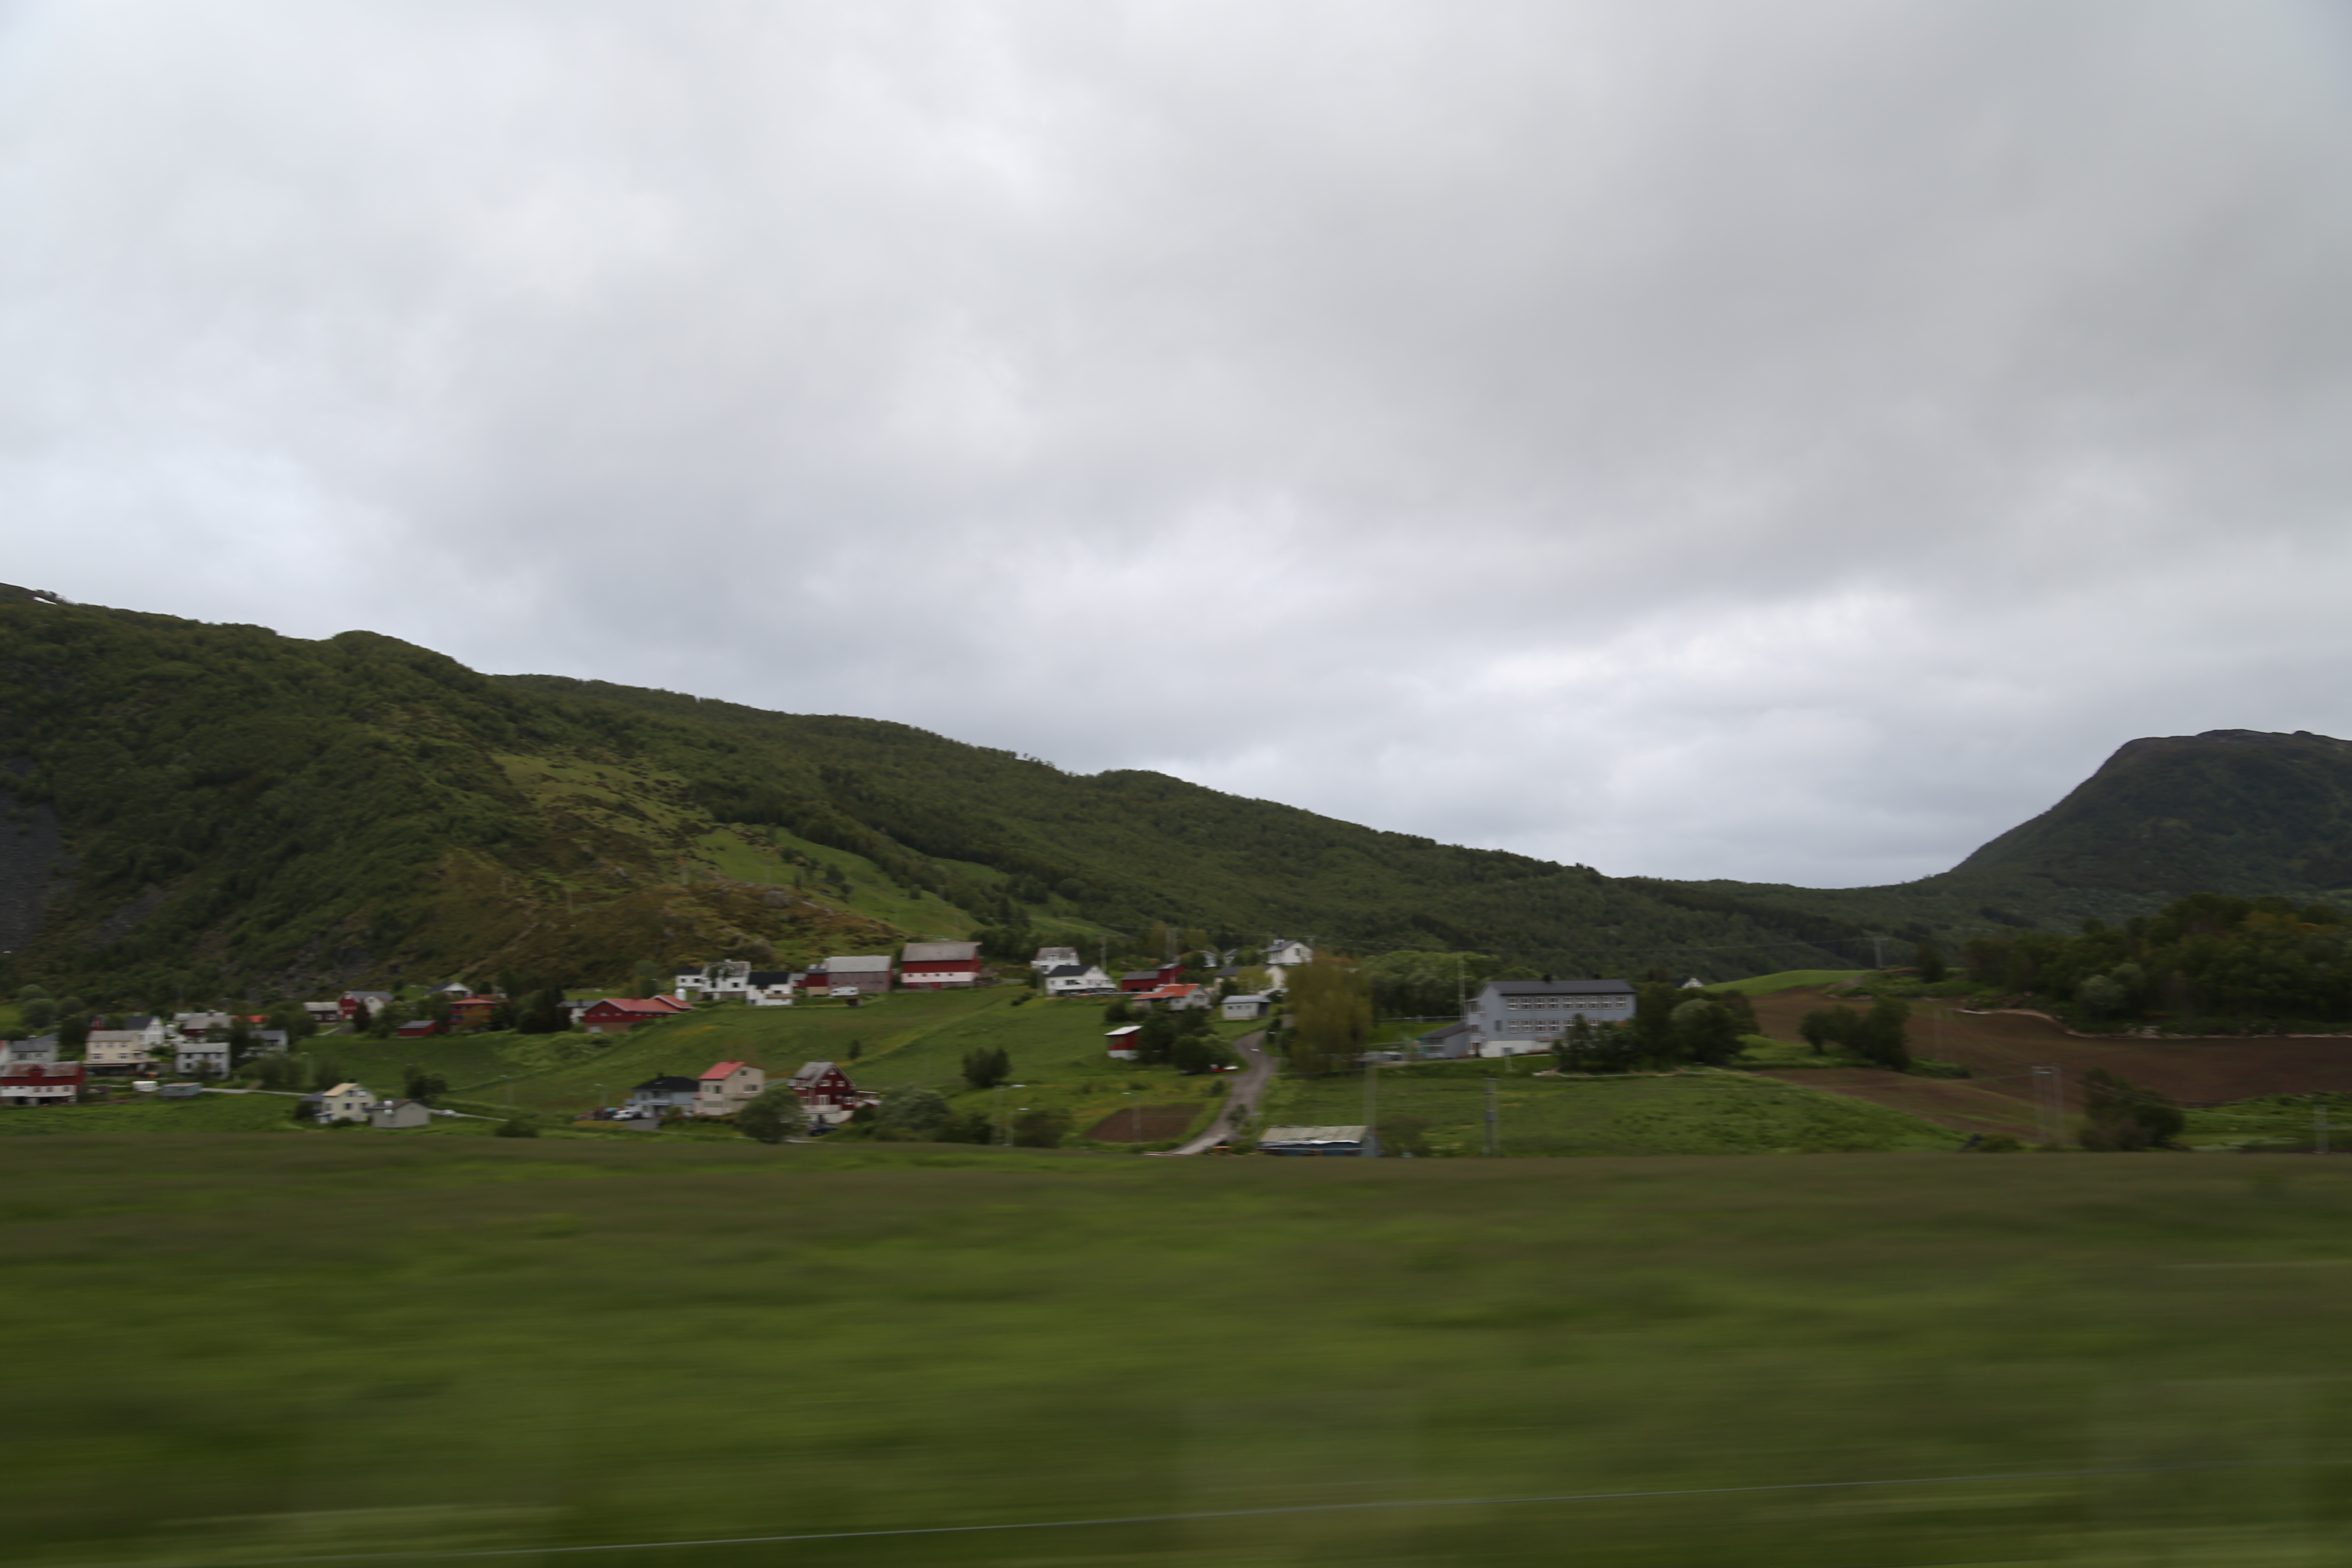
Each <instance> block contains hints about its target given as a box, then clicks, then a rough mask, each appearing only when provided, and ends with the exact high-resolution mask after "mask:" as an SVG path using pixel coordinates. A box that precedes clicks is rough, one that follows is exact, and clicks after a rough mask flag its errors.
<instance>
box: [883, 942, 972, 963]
mask: <svg viewBox="0 0 2352 1568" xmlns="http://www.w3.org/2000/svg"><path fill="white" fill-rule="evenodd" d="M979 956H980V943H978V942H908V944H907V951H906V952H904V953H903V954H901V955H900V957H899V962H900V963H955V962H957V961H959V960H962V959H975V958H978V957H979Z"/></svg>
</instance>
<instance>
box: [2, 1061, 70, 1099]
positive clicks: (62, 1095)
mask: <svg viewBox="0 0 2352 1568" xmlns="http://www.w3.org/2000/svg"><path fill="white" fill-rule="evenodd" d="M82 1081H83V1079H82V1065H81V1063H79V1062H55V1061H51V1062H25V1061H12V1062H10V1063H8V1064H7V1065H6V1066H5V1067H0V1105H71V1104H72V1103H73V1102H74V1101H75V1100H79V1099H80V1098H81V1087H82Z"/></svg>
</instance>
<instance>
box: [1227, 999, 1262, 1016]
mask: <svg viewBox="0 0 2352 1568" xmlns="http://www.w3.org/2000/svg"><path fill="white" fill-rule="evenodd" d="M1271 1005H1273V1004H1272V1003H1270V1002H1268V1001H1267V1000H1266V999H1265V997H1263V996H1228V997H1226V998H1225V1001H1224V1016H1226V1017H1228V1018H1263V1017H1265V1010H1266V1009H1267V1008H1268V1007H1269V1006H1271Z"/></svg>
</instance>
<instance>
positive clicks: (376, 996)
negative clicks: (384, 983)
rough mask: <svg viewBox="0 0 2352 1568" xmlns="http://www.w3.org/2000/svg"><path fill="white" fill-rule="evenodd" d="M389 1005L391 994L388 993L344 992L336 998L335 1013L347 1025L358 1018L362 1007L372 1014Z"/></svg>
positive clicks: (390, 1003)
mask: <svg viewBox="0 0 2352 1568" xmlns="http://www.w3.org/2000/svg"><path fill="white" fill-rule="evenodd" d="M390 1005H392V993H391V992H389V991H346V992H344V993H343V994H342V995H341V996H339V997H337V998H336V1000H335V1012H336V1014H337V1015H338V1016H340V1017H341V1019H342V1021H343V1022H344V1023H346V1024H348V1023H350V1022H351V1021H352V1019H354V1018H356V1017H358V1016H359V1015H360V1009H361V1008H362V1007H364V1008H366V1009H367V1010H368V1011H369V1012H371V1013H373V1012H374V1011H375V1010H376V1009H377V1008H379V1007H386V1006H390Z"/></svg>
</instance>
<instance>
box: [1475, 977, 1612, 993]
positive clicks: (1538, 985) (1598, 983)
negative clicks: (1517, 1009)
mask: <svg viewBox="0 0 2352 1568" xmlns="http://www.w3.org/2000/svg"><path fill="white" fill-rule="evenodd" d="M1486 989H1487V990H1489V991H1492V992H1493V993H1495V994H1496V995H1498V996H1631V995H1632V994H1633V982H1632V981H1630V980H1489V981H1488V982H1486Z"/></svg>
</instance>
